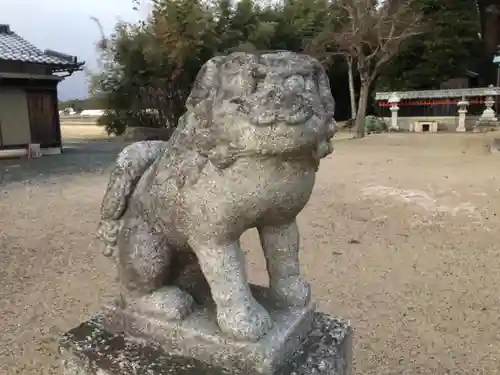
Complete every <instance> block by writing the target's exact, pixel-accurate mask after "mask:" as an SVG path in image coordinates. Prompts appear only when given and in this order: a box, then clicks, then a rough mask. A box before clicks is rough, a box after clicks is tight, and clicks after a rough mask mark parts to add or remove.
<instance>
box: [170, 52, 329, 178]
mask: <svg viewBox="0 0 500 375" xmlns="http://www.w3.org/2000/svg"><path fill="white" fill-rule="evenodd" d="M293 68H295V69H297V68H300V69H306V70H310V71H314V74H315V81H316V84H317V88H318V93H319V96H320V97H321V99H322V105H323V107H324V108H325V111H329V112H331V113H332V118H333V110H334V102H333V98H332V96H331V92H330V86H329V82H328V77H327V76H326V74H325V72H324V70H323V68H322V66H321V65H320V64H319V62H318V61H317V60H315V59H313V58H312V57H310V56H307V55H299V54H295V53H292V52H287V51H277V52H276V51H275V52H267V51H266V52H261V53H254V54H248V53H233V54H231V55H229V56H216V57H214V58H212V59H210V60H209V61H208V62H207V63H205V64H204V65H203V67H202V68H201V70H200V71H199V73H198V75H197V77H196V79H195V82H194V84H193V88H192V90H191V93H190V95H189V97H188V99H187V101H186V112H185V114H184V115H183V116H182V117H181V118H180V120H179V123H178V127H177V129H176V131H175V132H174V134H173V135H172V138H171V139H170V141H169V146H168V147H167V149H166V152H165V155H164V157H165V158H167V159H169V163H168V164H169V165H170V166H171V168H173V169H176V168H179V167H180V166H181V165H182V168H183V170H184V171H186V170H189V173H188V174H189V175H190V176H188V177H187V180H192V178H194V179H197V177H198V175H199V173H200V171H201V170H202V169H203V168H204V166H205V165H206V163H207V162H208V161H210V162H211V163H212V164H213V165H214V166H215V167H217V168H218V169H224V168H227V167H228V166H230V165H232V163H234V162H235V161H236V160H237V159H238V158H239V157H242V156H245V157H276V156H279V155H280V154H281V153H283V152H284V151H283V150H281V149H279V145H278V147H275V145H273V146H274V149H271V148H269V149H267V148H266V147H265V146H266V145H264V146H262V145H260V146H259V147H247V145H245V144H241V143H238V142H234V138H233V140H231V139H229V136H228V131H227V130H228V128H227V127H229V128H230V127H231V126H238V125H239V124H228V123H226V124H223V125H221V123H224V122H225V121H224V116H225V113H224V112H219V113H215V111H214V110H217V109H219V108H224V106H225V105H226V104H227V102H230V103H233V104H235V105H238V104H241V111H240V110H238V112H239V113H241V114H242V115H243V116H246V114H247V113H246V111H248V110H249V109H248V108H244V105H243V104H244V103H246V101H247V99H248V98H249V97H251V96H252V95H259V93H260V92H261V91H262V92H264V93H265V92H266V91H265V90H263V89H262V88H261V87H260V86H259V83H260V82H262V80H263V79H264V78H265V77H266V74H273V73H274V72H275V71H278V70H279V71H281V72H282V71H287V69H293ZM231 80H238V81H231ZM223 102H226V104H224V105H221V104H222V103H223ZM263 103H264V104H263V108H264V109H265V108H266V103H267V101H266V100H264V101H263ZM228 119H229V118H228ZM228 121H229V120H228ZM252 125H253V126H257V127H260V128H264V127H265V128H269V127H270V126H271V125H270V124H267V123H262V124H259V123H256V124H252ZM225 127H226V128H225ZM235 131H236V132H238V131H240V130H239V129H238V130H235ZM233 137H234V132H233ZM269 142H271V139H270V140H269ZM187 167H188V168H187ZM186 168H187V169H186ZM181 184H182V185H183V184H184V182H182V183H181Z"/></svg>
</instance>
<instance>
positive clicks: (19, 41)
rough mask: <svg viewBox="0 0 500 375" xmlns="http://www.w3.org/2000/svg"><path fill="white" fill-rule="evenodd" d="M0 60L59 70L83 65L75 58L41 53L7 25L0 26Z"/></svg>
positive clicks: (55, 53)
mask: <svg viewBox="0 0 500 375" xmlns="http://www.w3.org/2000/svg"><path fill="white" fill-rule="evenodd" d="M0 60H10V61H21V62H28V63H35V64H45V65H52V66H54V67H55V68H61V69H64V68H66V69H75V68H76V69H77V68H79V67H81V66H82V65H83V64H84V62H78V61H77V58H76V57H75V56H70V55H66V54H64V53H60V52H56V51H52V50H45V51H42V50H40V49H38V48H36V47H35V46H34V45H32V44H31V43H29V42H28V41H27V40H25V39H23V38H22V37H20V36H19V35H17V34H16V33H15V32H13V31H11V30H10V27H9V25H2V24H0Z"/></svg>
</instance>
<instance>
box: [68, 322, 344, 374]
mask: <svg viewBox="0 0 500 375" xmlns="http://www.w3.org/2000/svg"><path fill="white" fill-rule="evenodd" d="M352 334H353V333H352V329H351V327H350V325H349V323H348V322H347V321H345V320H342V319H337V318H334V319H332V318H329V317H328V316H327V315H325V314H322V313H314V319H313V323H312V330H311V332H310V333H309V335H308V336H307V338H306V339H305V340H304V341H303V343H302V346H301V349H300V350H299V351H298V352H296V353H295V354H294V356H292V357H290V358H289V360H288V361H287V362H286V363H284V364H283V366H282V367H281V368H279V369H278V370H277V371H275V372H274V374H273V375H312V374H315V375H351V373H352V369H351V364H352ZM60 351H61V353H62V355H63V358H64V360H63V363H64V371H63V374H64V375H167V374H172V375H230V374H231V375H259V374H258V373H256V372H255V371H253V370H252V369H246V370H241V369H240V370H239V369H238V367H233V368H230V369H228V368H223V367H218V366H213V365H209V364H207V363H204V362H202V361H199V360H196V359H193V358H189V357H182V356H177V355H173V354H171V353H168V352H167V351H165V349H164V348H162V347H161V346H159V345H156V344H153V343H151V342H146V341H140V340H131V339H128V338H126V337H125V336H123V335H119V334H112V333H110V332H108V331H106V330H105V329H104V328H103V319H102V316H96V317H95V318H94V319H92V320H90V321H87V322H85V323H83V324H81V325H80V326H78V327H76V328H74V329H72V330H70V331H69V332H68V333H66V334H65V335H64V336H63V337H62V338H61V340H60Z"/></svg>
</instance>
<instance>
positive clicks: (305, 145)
mask: <svg viewBox="0 0 500 375" xmlns="http://www.w3.org/2000/svg"><path fill="white" fill-rule="evenodd" d="M186 108H187V111H186V113H185V114H184V115H183V116H182V117H181V118H180V120H179V123H178V127H177V129H176V130H175V132H174V133H173V136H172V138H171V139H170V140H169V141H167V142H162V141H151V142H147V141H144V142H137V143H134V144H132V145H130V146H128V147H127V148H125V149H124V150H123V151H122V152H121V154H120V155H119V156H118V160H117V163H116V165H115V167H114V170H113V172H112V174H111V178H110V180H109V184H108V187H107V191H106V194H105V196H104V199H103V201H102V206H101V222H100V227H99V230H98V234H99V236H100V237H101V238H102V239H103V240H104V242H105V243H106V245H107V247H106V248H107V250H106V254H107V255H109V256H111V255H113V254H114V256H115V257H116V259H117V267H118V275H119V283H120V286H121V298H122V304H123V306H125V307H124V308H128V309H134V310H135V311H139V312H140V313H142V314H145V315H150V316H155V317H158V318H159V319H165V320H173V319H184V318H185V317H186V316H187V315H188V314H189V313H190V312H191V309H192V305H193V298H192V296H191V295H190V294H189V293H188V292H186V290H185V289H182V288H180V287H178V286H177V284H176V283H175V278H177V277H178V276H179V275H180V274H182V269H183V267H187V265H186V263H185V264H183V265H182V266H181V263H179V262H177V261H176V259H177V258H179V257H182V255H183V254H184V255H186V256H187V259H192V260H191V263H192V262H193V261H194V262H195V263H196V265H197V266H198V267H199V268H201V272H202V273H203V275H204V277H205V279H206V281H207V282H208V285H209V286H210V292H211V296H212V298H213V301H214V302H215V305H216V311H217V323H218V325H219V328H220V330H221V331H222V332H223V333H224V334H225V335H228V336H229V337H232V338H233V339H236V340H246V341H257V340H258V339H259V338H260V337H262V336H263V335H264V334H265V333H266V332H267V331H268V330H269V329H270V328H271V326H272V321H271V319H270V316H269V314H268V312H267V311H266V310H265V309H264V308H263V307H262V306H261V304H259V303H258V302H257V301H256V299H255V298H254V297H253V296H252V293H251V290H250V286H249V283H248V279H247V274H246V271H245V262H244V253H243V251H242V250H241V248H240V244H239V238H240V236H241V235H242V233H243V232H245V231H246V230H247V229H249V228H257V230H258V232H259V235H260V240H261V244H262V248H263V251H264V255H265V258H266V264H267V272H268V274H269V280H270V285H269V290H270V294H271V295H272V296H275V297H276V298H279V299H280V300H282V301H285V302H286V303H287V304H288V305H289V306H296V307H303V306H305V305H307V304H308V303H309V301H310V287H309V284H308V283H307V282H305V281H304V280H302V279H301V277H300V270H299V232H298V228H297V223H296V216H297V214H298V213H299V212H300V211H301V210H302V209H303V208H304V206H305V205H306V203H307V202H308V200H309V197H310V195H311V192H312V190H313V186H314V182H315V173H316V171H317V169H318V166H319V161H320V159H321V158H323V157H324V156H326V155H328V154H329V153H331V152H332V147H331V142H330V141H331V138H332V137H333V135H334V131H335V122H334V119H333V114H334V100H333V98H332V95H331V91H330V86H329V81H328V77H327V76H326V74H325V71H324V69H323V68H322V66H321V65H320V63H319V62H318V61H317V60H315V59H313V58H311V57H309V56H307V55H301V54H295V53H292V52H288V51H279V52H265V53H261V54H247V53H234V54H231V55H229V56H219V57H214V58H212V59H211V60H209V61H208V62H207V63H206V64H205V65H204V66H203V68H202V69H201V70H200V72H199V74H198V76H197V78H196V81H195V83H194V86H193V89H192V92H191V94H190V96H189V98H188V99H187V102H186ZM193 254H194V255H195V256H193ZM188 255H190V256H191V258H189V256H188ZM189 263H190V262H188V264H189Z"/></svg>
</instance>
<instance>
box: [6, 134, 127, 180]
mask: <svg viewBox="0 0 500 375" xmlns="http://www.w3.org/2000/svg"><path fill="white" fill-rule="evenodd" d="M123 147H125V145H124V144H123V143H122V142H120V141H114V140H88V139H83V138H69V139H65V140H64V148H63V153H62V154H61V155H54V156H43V157H41V158H38V159H27V158H18V159H0V188H1V187H5V186H8V185H9V184H11V183H15V182H24V183H34V184H38V183H43V182H46V181H48V180H50V179H52V178H56V177H63V176H65V175H68V176H69V175H73V174H85V173H103V172H105V170H106V169H107V168H109V167H110V166H111V165H112V164H113V163H114V161H115V159H116V156H117V155H118V153H119V152H120V151H121V150H122V149H123Z"/></svg>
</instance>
